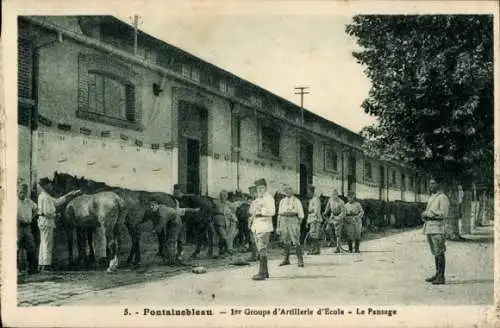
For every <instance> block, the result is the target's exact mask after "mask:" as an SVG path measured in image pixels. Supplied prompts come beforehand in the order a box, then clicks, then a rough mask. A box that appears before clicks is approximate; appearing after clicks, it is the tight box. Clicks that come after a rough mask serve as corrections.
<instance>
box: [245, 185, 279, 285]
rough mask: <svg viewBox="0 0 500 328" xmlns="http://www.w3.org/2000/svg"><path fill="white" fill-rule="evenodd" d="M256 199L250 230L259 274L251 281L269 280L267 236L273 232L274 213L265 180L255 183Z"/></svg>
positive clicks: (272, 199)
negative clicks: (255, 249)
mask: <svg viewBox="0 0 500 328" xmlns="http://www.w3.org/2000/svg"><path fill="white" fill-rule="evenodd" d="M255 186H256V187H257V199H256V200H255V201H254V202H253V203H252V209H251V211H252V218H251V221H252V223H251V230H252V233H253V235H254V240H255V245H256V248H257V252H258V255H259V273H257V274H256V275H255V276H253V277H252V279H253V280H265V279H266V278H269V271H268V268H267V247H268V244H269V235H270V234H271V232H272V231H273V220H272V217H273V216H274V214H275V213H276V206H275V205H274V198H273V196H271V195H270V194H269V193H268V192H267V183H266V180H264V179H260V180H257V181H255Z"/></svg>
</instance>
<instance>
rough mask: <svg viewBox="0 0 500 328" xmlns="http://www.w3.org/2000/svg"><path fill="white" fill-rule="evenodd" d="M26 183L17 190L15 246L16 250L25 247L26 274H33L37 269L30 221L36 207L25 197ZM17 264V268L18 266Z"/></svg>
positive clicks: (26, 192) (26, 191)
mask: <svg viewBox="0 0 500 328" xmlns="http://www.w3.org/2000/svg"><path fill="white" fill-rule="evenodd" d="M27 194H28V185H27V184H25V183H22V184H20V185H19V186H18V191H17V197H18V200H17V245H18V246H17V248H18V252H20V251H22V250H23V249H26V255H27V261H28V274H34V273H36V271H37V263H36V244H35V239H34V238H33V233H32V231H31V222H32V220H33V217H34V216H35V215H36V211H37V207H36V204H35V202H33V201H32V200H31V199H29V198H27V197H26V196H27ZM20 267H21V266H20V263H19V264H18V269H19V268H20Z"/></svg>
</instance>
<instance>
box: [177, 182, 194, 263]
mask: <svg viewBox="0 0 500 328" xmlns="http://www.w3.org/2000/svg"><path fill="white" fill-rule="evenodd" d="M173 196H174V200H175V207H176V210H177V214H178V215H179V217H180V218H181V221H182V225H181V228H180V232H179V234H178V236H179V237H178V238H177V261H178V262H182V254H183V245H185V244H186V239H187V238H186V237H187V236H186V234H187V226H186V225H187V222H185V220H183V217H184V216H185V215H186V213H188V212H198V211H199V209H192V208H185V207H184V208H183V207H180V203H179V200H180V199H181V198H182V197H183V196H184V193H183V192H182V190H181V187H180V186H179V185H178V184H174V192H173Z"/></svg>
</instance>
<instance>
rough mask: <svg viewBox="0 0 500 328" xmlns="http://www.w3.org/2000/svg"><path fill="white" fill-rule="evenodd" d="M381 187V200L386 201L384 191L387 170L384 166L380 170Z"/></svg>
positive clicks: (379, 196)
mask: <svg viewBox="0 0 500 328" xmlns="http://www.w3.org/2000/svg"><path fill="white" fill-rule="evenodd" d="M379 176H380V185H379V195H378V198H379V199H380V200H383V199H384V189H385V169H384V167H383V166H382V165H380V168H379Z"/></svg>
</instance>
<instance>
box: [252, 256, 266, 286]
mask: <svg viewBox="0 0 500 328" xmlns="http://www.w3.org/2000/svg"><path fill="white" fill-rule="evenodd" d="M265 260H267V258H266V257H265V256H262V255H260V256H259V273H257V274H256V275H255V276H253V277H252V279H253V280H266V271H265V266H266V264H267V263H264V261H265Z"/></svg>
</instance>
